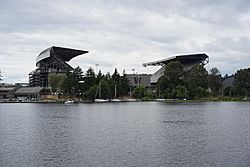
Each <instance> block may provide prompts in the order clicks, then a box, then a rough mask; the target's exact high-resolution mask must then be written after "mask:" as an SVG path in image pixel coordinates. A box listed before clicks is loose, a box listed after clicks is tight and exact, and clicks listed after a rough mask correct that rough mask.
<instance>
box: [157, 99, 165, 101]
mask: <svg viewBox="0 0 250 167" xmlns="http://www.w3.org/2000/svg"><path fill="white" fill-rule="evenodd" d="M165 100H166V99H155V101H165Z"/></svg>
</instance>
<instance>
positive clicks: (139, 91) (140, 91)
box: [133, 86, 147, 99]
mask: <svg viewBox="0 0 250 167" xmlns="http://www.w3.org/2000/svg"><path fill="white" fill-rule="evenodd" d="M146 95H147V90H146V88H145V87H144V86H137V87H136V88H135V89H134V91H133V97H134V98H136V99H142V98H144V97H146Z"/></svg>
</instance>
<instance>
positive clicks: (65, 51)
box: [36, 46, 88, 64]
mask: <svg viewBox="0 0 250 167" xmlns="http://www.w3.org/2000/svg"><path fill="white" fill-rule="evenodd" d="M85 53H88V51H84V50H77V49H71V48H63V47H58V46H52V47H50V48H47V49H45V50H44V51H42V52H41V53H40V54H39V55H38V57H37V58H36V64H37V63H39V62H40V61H42V60H44V59H47V58H49V57H51V55H52V54H53V55H56V56H58V57H60V58H61V59H62V60H63V61H67V62H68V61H70V60H71V59H72V58H74V57H76V56H78V55H81V54H85Z"/></svg>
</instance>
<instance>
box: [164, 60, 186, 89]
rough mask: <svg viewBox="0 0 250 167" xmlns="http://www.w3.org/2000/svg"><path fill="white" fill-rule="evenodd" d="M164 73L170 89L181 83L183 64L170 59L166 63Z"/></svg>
mask: <svg viewBox="0 0 250 167" xmlns="http://www.w3.org/2000/svg"><path fill="white" fill-rule="evenodd" d="M164 75H165V77H166V80H167V81H168V87H169V88H170V89H174V88H175V87H176V86H178V85H183V77H184V66H183V65H182V64H181V63H180V62H179V61H172V62H170V63H168V64H167V65H166V67H165V71H164Z"/></svg>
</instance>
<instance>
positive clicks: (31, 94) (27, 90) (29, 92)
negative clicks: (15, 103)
mask: <svg viewBox="0 0 250 167" xmlns="http://www.w3.org/2000/svg"><path fill="white" fill-rule="evenodd" d="M43 90H44V88H43V87H22V88H19V89H17V90H16V91H15V92H14V95H15V97H16V98H17V99H18V100H19V101H26V100H30V99H33V100H40V99H41V95H42V91H43Z"/></svg>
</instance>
